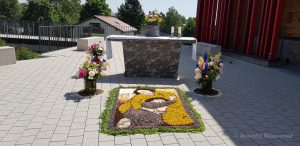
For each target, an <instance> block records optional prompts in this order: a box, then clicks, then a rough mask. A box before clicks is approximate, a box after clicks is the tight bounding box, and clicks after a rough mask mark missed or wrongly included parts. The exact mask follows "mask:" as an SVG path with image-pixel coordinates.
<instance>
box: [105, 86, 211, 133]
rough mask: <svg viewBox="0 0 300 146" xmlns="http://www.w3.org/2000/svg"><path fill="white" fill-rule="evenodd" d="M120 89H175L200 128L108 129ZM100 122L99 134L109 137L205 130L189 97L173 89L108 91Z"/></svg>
mask: <svg viewBox="0 0 300 146" xmlns="http://www.w3.org/2000/svg"><path fill="white" fill-rule="evenodd" d="M121 88H137V89H159V88H167V89H177V90H178V91H179V94H180V95H181V96H182V98H183V99H184V100H185V102H186V103H187V105H189V106H190V109H191V111H192V113H193V114H194V116H195V118H196V119H197V120H198V122H199V125H200V127H198V128H164V127H162V128H151V129H133V130H112V129H109V122H110V118H111V114H112V110H113V108H114V103H115V101H116V100H117V96H118V93H119V89H121ZM100 120H101V122H100V123H99V124H100V130H99V132H100V133H104V134H109V135H130V134H145V135H147V134H155V133H161V132H179V133H180V132H203V131H204V130H205V125H204V123H203V121H202V118H201V116H200V114H199V113H198V112H197V111H196V110H195V109H194V107H193V105H192V104H191V102H190V100H189V97H188V96H187V94H186V92H185V91H183V90H181V89H179V88H175V87H150V86H137V87H117V88H114V89H112V90H110V91H109V97H108V99H107V100H106V104H105V110H104V111H103V112H102V114H101V116H100Z"/></svg>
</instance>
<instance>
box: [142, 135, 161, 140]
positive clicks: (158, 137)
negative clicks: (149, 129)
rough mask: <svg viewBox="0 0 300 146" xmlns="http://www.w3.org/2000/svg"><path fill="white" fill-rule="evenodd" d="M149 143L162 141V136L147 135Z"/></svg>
mask: <svg viewBox="0 0 300 146" xmlns="http://www.w3.org/2000/svg"><path fill="white" fill-rule="evenodd" d="M145 138H146V140H147V141H149V142H150V141H161V139H160V136H159V135H158V134H151V135H145Z"/></svg>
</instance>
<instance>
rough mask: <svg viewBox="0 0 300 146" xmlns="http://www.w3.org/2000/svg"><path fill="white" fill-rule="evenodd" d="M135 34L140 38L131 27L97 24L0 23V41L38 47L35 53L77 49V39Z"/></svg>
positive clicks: (10, 21) (18, 21) (20, 21)
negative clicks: (68, 48) (72, 47)
mask: <svg viewBox="0 0 300 146" xmlns="http://www.w3.org/2000/svg"><path fill="white" fill-rule="evenodd" d="M96 24H97V23H96ZM135 34H137V30H136V29H135V28H133V27H131V26H119V25H115V26H112V25H100V24H98V25H95V23H93V24H89V25H61V24H52V23H49V22H39V23H38V22H34V21H24V20H1V19H0V38H2V39H5V40H6V41H7V42H8V43H11V44H27V45H31V46H36V47H34V48H35V49H34V50H35V51H39V52H47V51H52V50H58V49H61V48H66V47H71V46H76V45H77V39H78V38H84V37H90V36H102V37H105V38H106V37H107V36H108V35H135ZM36 48H38V49H36Z"/></svg>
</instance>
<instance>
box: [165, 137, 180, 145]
mask: <svg viewBox="0 0 300 146" xmlns="http://www.w3.org/2000/svg"><path fill="white" fill-rule="evenodd" d="M161 140H162V142H163V144H174V143H175V144H176V143H178V142H177V140H176V138H175V136H162V137H161Z"/></svg>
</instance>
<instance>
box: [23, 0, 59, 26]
mask: <svg viewBox="0 0 300 146" xmlns="http://www.w3.org/2000/svg"><path fill="white" fill-rule="evenodd" d="M22 19H24V20H32V21H37V22H42V21H50V22H53V21H54V9H53V7H52V6H51V5H50V3H48V0H29V1H28V6H27V9H26V10H25V11H24V14H23V18H22Z"/></svg>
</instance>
